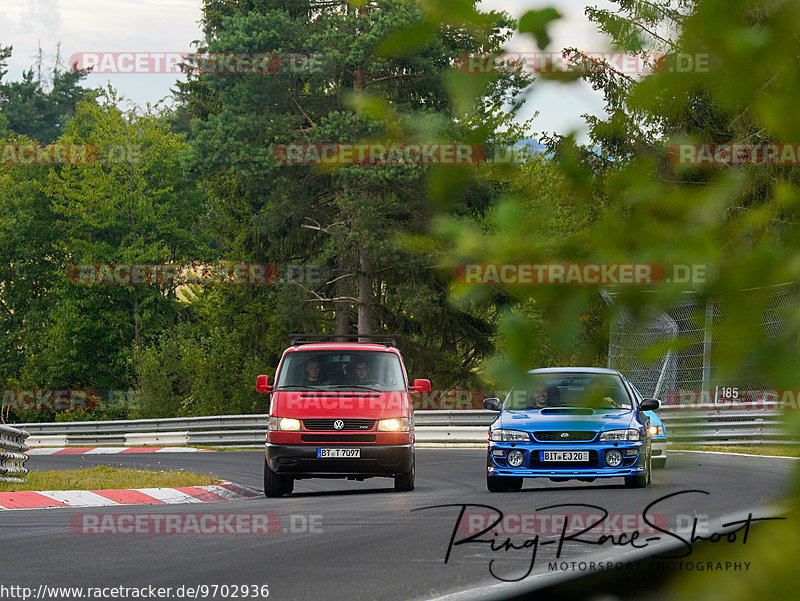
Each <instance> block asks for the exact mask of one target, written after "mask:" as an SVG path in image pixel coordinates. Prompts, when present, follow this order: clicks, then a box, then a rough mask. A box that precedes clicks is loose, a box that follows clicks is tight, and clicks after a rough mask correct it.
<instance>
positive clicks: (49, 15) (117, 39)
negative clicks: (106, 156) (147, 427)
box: [0, 0, 610, 142]
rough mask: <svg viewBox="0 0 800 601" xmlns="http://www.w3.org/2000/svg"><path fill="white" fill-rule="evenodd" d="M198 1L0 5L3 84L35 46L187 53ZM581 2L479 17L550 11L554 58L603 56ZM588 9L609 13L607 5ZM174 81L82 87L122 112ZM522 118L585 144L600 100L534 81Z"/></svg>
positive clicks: (148, 76)
mask: <svg viewBox="0 0 800 601" xmlns="http://www.w3.org/2000/svg"><path fill="white" fill-rule="evenodd" d="M201 4H202V2H201V0H162V1H159V0H0V45H3V46H8V45H12V46H13V47H14V53H13V55H12V57H11V60H10V61H9V65H8V75H6V79H12V80H13V79H18V78H19V77H20V76H21V74H22V72H23V71H24V70H26V69H27V68H29V67H30V66H31V65H33V64H35V62H36V59H37V56H38V52H39V47H40V46H41V48H42V52H43V56H44V61H43V64H44V66H45V67H50V66H52V64H53V62H54V60H55V57H56V53H57V48H58V44H59V43H60V45H61V46H60V48H61V51H60V53H61V57H62V60H63V61H65V62H66V61H67V60H68V59H69V58H70V57H71V56H73V55H74V54H77V53H87V52H95V53H97V52H142V53H152V52H165V53H180V52H187V51H191V50H192V45H191V44H192V41H194V40H198V39H200V38H201V37H202V34H201V31H200V25H199V20H200V17H201V11H200V7H201ZM586 4H587V1H586V0H549V2H548V1H545V2H543V3H539V2H535V1H525V0H483V2H482V4H481V6H482V7H483V8H484V9H485V10H504V11H507V12H509V13H511V15H512V16H514V17H519V16H521V15H522V14H524V13H525V12H526V11H527V10H531V9H534V8H542V7H544V6H553V7H555V8H556V9H557V10H558V11H559V12H560V13H561V14H562V16H563V19H562V20H560V21H558V22H557V23H556V24H555V25H554V26H553V27H552V28H551V36H552V38H553V44H552V46H551V47H550V48H549V50H552V51H557V50H560V49H562V48H565V47H569V46H576V47H578V48H581V49H585V50H587V51H602V50H606V49H607V42H606V41H605V39H604V38H603V36H601V35H600V34H598V33H597V32H596V30H595V28H594V26H593V25H592V24H591V23H590V22H589V21H588V19H587V18H586V17H585V15H584V7H585V5H586ZM589 4H591V5H597V6H608V5H609V4H610V2H608V1H607V0H595V1H594V2H592V1H591V0H589ZM509 50H511V51H515V52H526V51H535V50H537V49H536V48H535V45H534V43H533V40H532V38H530V37H529V36H527V35H525V36H521V35H520V36H515V38H514V39H513V40H512V41H511V44H510V45H509ZM175 80H176V76H175V75H172V74H153V73H128V74H125V73H120V74H95V75H90V76H89V77H88V78H87V79H86V83H85V84H84V85H86V86H88V87H97V86H103V87H105V86H106V85H108V83H111V85H112V86H113V87H114V88H116V90H117V91H118V92H119V93H120V94H121V95H122V96H124V97H125V98H126V99H128V106H133V105H144V104H145V103H147V102H151V103H155V102H157V101H159V100H160V99H162V98H165V97H168V96H169V94H170V88H171V87H174V82H175ZM527 94H528V96H527V97H528V100H527V103H526V106H525V109H524V110H523V113H522V115H521V119H522V120H525V119H527V118H529V117H530V116H532V115H533V113H534V112H535V111H538V112H539V116H538V117H537V118H536V119H535V120H534V122H533V124H532V130H533V131H532V132H531V133H536V134H541V133H542V132H550V133H553V132H555V133H561V134H567V133H569V132H572V131H575V132H576V133H577V135H578V139H579V141H584V142H585V141H586V137H585V126H584V122H583V119H581V114H583V113H589V114H593V115H602V114H603V102H602V97H601V96H600V95H599V94H598V93H597V92H595V91H593V90H592V89H591V88H590V87H589V86H588V84H586V83H584V82H582V81H580V82H575V83H571V84H566V85H565V84H559V83H555V82H544V81H539V82H536V83H534V85H533V86H532V88H531V89H530V90H529V91H528V93H527Z"/></svg>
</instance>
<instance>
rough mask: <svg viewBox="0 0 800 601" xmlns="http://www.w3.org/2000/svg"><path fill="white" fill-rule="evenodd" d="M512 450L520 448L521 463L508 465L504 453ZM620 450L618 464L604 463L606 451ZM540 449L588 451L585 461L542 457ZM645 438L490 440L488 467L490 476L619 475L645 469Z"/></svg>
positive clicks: (581, 476)
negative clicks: (543, 440) (564, 441)
mask: <svg viewBox="0 0 800 601" xmlns="http://www.w3.org/2000/svg"><path fill="white" fill-rule="evenodd" d="M512 450H517V451H521V452H522V453H523V456H524V459H523V462H522V465H521V466H519V467H513V466H511V465H508V462H507V461H506V457H507V456H508V452H509V451H512ZM610 450H616V451H620V452H621V453H622V455H623V461H622V464H621V465H618V466H616V467H611V466H609V465H608V464H607V463H606V452H607V451H610ZM542 451H588V453H589V461H588V462H580V463H577V462H551V461H544V460H543V459H542V457H541V455H540V453H541V452H542ZM646 455H647V449H646V443H645V442H617V443H614V442H601V443H598V442H592V443H585V444H579V443H550V444H542V443H537V442H490V443H489V450H488V459H487V469H488V474H489V475H490V476H514V477H524V478H618V477H620V476H636V475H641V474H644V473H646V471H647V468H646Z"/></svg>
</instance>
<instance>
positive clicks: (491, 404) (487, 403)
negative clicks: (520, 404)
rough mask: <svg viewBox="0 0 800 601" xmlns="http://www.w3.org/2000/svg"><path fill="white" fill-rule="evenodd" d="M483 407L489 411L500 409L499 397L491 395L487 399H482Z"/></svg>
mask: <svg viewBox="0 0 800 601" xmlns="http://www.w3.org/2000/svg"><path fill="white" fill-rule="evenodd" d="M483 408H484V409H488V410H489V411H500V409H501V405H500V399H496V398H493V397H492V398H488V399H483Z"/></svg>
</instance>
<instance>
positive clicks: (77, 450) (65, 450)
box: [28, 447, 213, 455]
mask: <svg viewBox="0 0 800 601" xmlns="http://www.w3.org/2000/svg"><path fill="white" fill-rule="evenodd" d="M198 451H202V452H213V451H212V449H195V448H194V447H60V448H53V447H50V448H47V447H40V448H37V449H29V450H28V455H114V454H116V453H196V452H198Z"/></svg>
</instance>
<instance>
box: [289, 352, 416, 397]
mask: <svg viewBox="0 0 800 601" xmlns="http://www.w3.org/2000/svg"><path fill="white" fill-rule="evenodd" d="M275 386H276V389H281V388H311V389H322V390H347V389H351V390H362V389H371V390H376V391H381V392H384V391H399V390H404V389H405V379H404V377H403V368H402V365H401V364H400V359H399V358H398V357H397V355H395V354H394V353H389V352H380V351H378V352H376V351H295V352H292V353H288V354H287V355H286V357H285V358H284V360H283V365H282V366H281V370H280V373H279V374H278V379H277V382H276V383H275Z"/></svg>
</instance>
